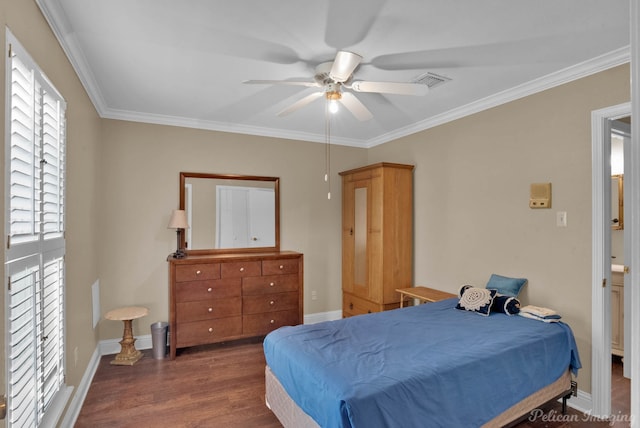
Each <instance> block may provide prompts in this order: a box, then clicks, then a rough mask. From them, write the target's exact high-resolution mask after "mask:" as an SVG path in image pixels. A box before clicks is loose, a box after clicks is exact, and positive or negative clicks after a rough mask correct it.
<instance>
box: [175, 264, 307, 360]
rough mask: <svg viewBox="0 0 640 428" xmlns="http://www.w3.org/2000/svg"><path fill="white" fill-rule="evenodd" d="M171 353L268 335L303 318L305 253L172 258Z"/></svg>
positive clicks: (300, 322)
mask: <svg viewBox="0 0 640 428" xmlns="http://www.w3.org/2000/svg"><path fill="white" fill-rule="evenodd" d="M168 261H169V336H170V341H169V342H170V357H171V359H174V358H175V357H176V349H177V348H184V347H187V346H194V345H202V344H207V343H216V342H222V341H227V340H234V339H241V338H246V337H254V336H264V335H266V334H267V333H269V332H270V331H272V330H275V329H276V328H278V327H282V326H285V325H296V324H302V322H303V313H302V309H303V255H302V254H300V253H296V252H293V251H278V252H268V253H234V254H216V255H202V256H188V257H186V258H183V259H174V258H171V257H169V258H168Z"/></svg>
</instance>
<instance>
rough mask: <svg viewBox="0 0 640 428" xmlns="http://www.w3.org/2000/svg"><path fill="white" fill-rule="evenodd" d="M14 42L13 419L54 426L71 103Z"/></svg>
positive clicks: (9, 189)
mask: <svg viewBox="0 0 640 428" xmlns="http://www.w3.org/2000/svg"><path fill="white" fill-rule="evenodd" d="M8 39H10V42H11V47H10V59H9V69H8V73H7V92H6V93H7V94H10V97H11V98H10V103H9V109H8V112H7V114H8V115H9V121H8V123H9V126H10V129H9V133H8V138H7V154H8V156H7V160H6V166H5V169H6V172H5V177H6V183H5V186H6V195H7V196H6V202H5V207H6V208H5V211H6V219H7V224H6V225H5V231H6V234H7V251H6V258H7V259H6V272H7V276H8V284H7V289H8V299H7V301H8V309H9V310H8V314H7V317H8V319H7V323H6V325H7V329H8V333H9V334H8V337H9V341H8V349H7V365H8V382H7V383H8V394H7V417H8V420H9V426H16V427H18V426H20V427H23V426H25V427H27V426H28V427H37V426H42V425H43V424H47V423H51V420H52V417H51V413H52V412H53V410H52V408H53V407H59V406H57V405H56V406H54V405H53V404H54V403H55V402H56V400H59V399H60V396H61V395H63V394H61V391H62V390H63V387H64V283H65V275H64V252H65V241H64V196H65V192H64V188H65V173H64V171H65V169H64V167H65V118H64V113H65V107H66V106H65V102H64V100H63V99H62V97H61V96H60V94H59V93H58V92H57V91H56V90H55V88H53V86H52V85H51V84H50V82H49V81H48V80H47V79H46V77H45V76H44V75H43V74H42V73H41V72H40V71H39V69H38V67H37V66H36V65H35V63H33V61H32V60H31V58H30V57H29V56H28V54H27V53H26V52H25V51H24V50H23V49H22V47H21V46H20V45H19V44H18V43H17V41H15V39H14V38H13V37H12V36H11V37H8ZM65 389H66V388H65ZM56 404H58V403H56ZM63 407H64V406H63ZM56 412H57V413H58V415H59V410H56ZM56 418H57V417H56Z"/></svg>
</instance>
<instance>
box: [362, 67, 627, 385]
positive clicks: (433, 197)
mask: <svg viewBox="0 0 640 428" xmlns="http://www.w3.org/2000/svg"><path fill="white" fill-rule="evenodd" d="M629 91H630V89H629V67H628V66H621V67H617V68H615V69H612V70H609V71H606V72H603V73H599V74H597V75H594V76H591V77H587V78H584V79H581V80H578V81H575V82H572V83H569V84H566V85H563V86H560V87H557V88H554V89H550V90H547V91H544V92H541V93H539V94H536V95H533V96H529V97H527V98H524V99H521V100H518V101H514V102H511V103H508V104H505V105H502V106H499V107H496V108H493V109H490V110H487V111H484V112H481V113H478V114H475V115H472V116H469V117H466V118H463V119H460V120H456V121H454V122H451V123H448V124H445V125H442V126H438V127H436V128H433V129H429V130H426V131H423V132H419V133H417V134H415V135H411V136H408V137H406V138H402V139H400V140H397V141H394V142H392V143H389V144H384V145H381V146H378V147H375V148H373V149H371V150H370V151H369V161H370V162H375V161H381V160H385V161H390V162H404V163H413V164H415V165H416V169H415V175H414V180H415V219H414V222H415V241H414V246H415V255H414V257H415V262H414V279H415V283H416V284H420V285H429V286H432V287H436V288H440V289H443V290H447V291H451V292H457V290H458V288H459V286H460V285H462V284H474V285H478V286H484V285H486V283H487V280H488V279H489V276H490V275H491V274H492V273H497V274H502V275H506V276H517V277H525V278H528V279H529V283H528V285H526V286H525V288H524V289H523V291H522V294H521V297H522V300H523V303H524V304H535V305H541V306H548V307H551V308H554V309H556V310H558V311H559V312H560V313H561V314H562V316H563V318H564V319H565V320H566V321H567V322H568V323H569V324H570V325H571V327H572V328H573V330H574V333H575V336H576V341H577V343H578V347H579V350H580V357H581V359H582V363H583V369H582V370H581V371H580V374H579V379H578V380H579V388H580V389H581V390H583V391H590V390H591V386H590V383H591V350H590V347H591V111H592V110H596V109H600V108H603V107H607V106H612V105H616V104H620V103H623V102H628V101H629ZM539 182H551V183H552V208H551V209H537V210H534V209H530V208H529V206H528V200H529V185H530V184H531V183H539ZM557 211H566V212H567V217H568V227H566V228H558V227H556V212H557Z"/></svg>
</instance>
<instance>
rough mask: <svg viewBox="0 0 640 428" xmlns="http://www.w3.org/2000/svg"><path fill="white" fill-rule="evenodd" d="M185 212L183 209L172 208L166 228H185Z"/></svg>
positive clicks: (186, 224) (187, 225) (186, 225)
mask: <svg viewBox="0 0 640 428" xmlns="http://www.w3.org/2000/svg"><path fill="white" fill-rule="evenodd" d="M188 227H189V224H188V223H187V213H186V212H185V211H184V210H173V212H172V213H171V219H170V220H169V224H168V225H167V229H187V228H188Z"/></svg>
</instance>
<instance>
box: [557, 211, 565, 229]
mask: <svg viewBox="0 0 640 428" xmlns="http://www.w3.org/2000/svg"><path fill="white" fill-rule="evenodd" d="M556 226H558V227H567V212H566V211H558V212H557V213H556Z"/></svg>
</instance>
